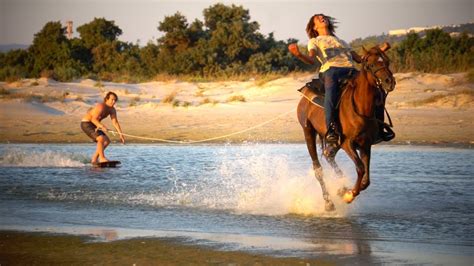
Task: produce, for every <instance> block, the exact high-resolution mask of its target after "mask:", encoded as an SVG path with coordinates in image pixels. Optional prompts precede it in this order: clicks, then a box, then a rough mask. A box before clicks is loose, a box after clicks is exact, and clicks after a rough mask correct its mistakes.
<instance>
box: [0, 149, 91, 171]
mask: <svg viewBox="0 0 474 266" xmlns="http://www.w3.org/2000/svg"><path fill="white" fill-rule="evenodd" d="M87 160H88V159H87V157H85V156H84V155H81V154H73V153H66V152H57V151H49V150H46V151H27V150H24V149H6V150H4V151H3V152H2V154H1V155H0V166H1V167H83V166H84V165H85V163H86V162H87Z"/></svg>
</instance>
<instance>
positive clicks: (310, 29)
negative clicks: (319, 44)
mask: <svg viewBox="0 0 474 266" xmlns="http://www.w3.org/2000/svg"><path fill="white" fill-rule="evenodd" d="M317 16H324V18H325V19H327V21H328V23H329V25H328V28H329V32H330V33H331V35H333V36H334V35H336V28H337V26H336V23H337V21H336V19H335V18H333V17H330V16H326V15H324V14H314V15H313V16H312V17H311V18H310V19H309V21H308V25H306V34H308V38H310V39H311V38H316V37H318V35H319V34H318V32H317V31H315V30H314V18H315V17H317Z"/></svg>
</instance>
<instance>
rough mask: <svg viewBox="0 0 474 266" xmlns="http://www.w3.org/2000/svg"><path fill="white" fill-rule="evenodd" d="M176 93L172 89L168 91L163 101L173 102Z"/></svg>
mask: <svg viewBox="0 0 474 266" xmlns="http://www.w3.org/2000/svg"><path fill="white" fill-rule="evenodd" d="M177 94H178V93H177V92H176V91H173V92H172V93H170V94H169V95H168V96H166V97H165V98H163V103H172V102H174V100H175V97H176V95H177Z"/></svg>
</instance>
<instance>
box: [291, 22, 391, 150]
mask: <svg viewBox="0 0 474 266" xmlns="http://www.w3.org/2000/svg"><path fill="white" fill-rule="evenodd" d="M335 23H336V22H335V19H334V18H333V17H330V16H326V15H324V14H315V15H313V16H312V17H311V18H310V20H309V22H308V24H307V26H306V33H307V34H308V37H309V38H310V40H309V42H308V53H309V54H308V55H305V54H302V53H301V52H300V51H299V49H298V45H297V44H296V43H294V44H290V45H289V47H288V48H289V50H290V52H291V53H292V54H293V55H295V56H296V57H297V58H298V59H300V60H301V61H303V62H305V63H307V64H315V63H316V61H315V59H314V58H316V59H317V60H318V61H319V62H320V63H321V67H320V69H319V75H320V77H321V80H322V81H323V84H324V88H325V93H326V94H325V97H324V109H325V117H326V130H327V132H326V137H325V140H326V143H327V144H328V145H326V150H325V151H324V153H325V154H326V155H327V156H329V157H332V156H334V153H335V151H336V148H335V147H336V146H337V143H338V141H339V139H340V136H339V130H338V125H337V113H336V105H337V101H338V96H339V94H340V89H341V88H340V87H341V84H340V81H341V80H342V79H343V78H344V77H347V76H348V75H349V74H350V73H354V72H356V69H355V64H354V61H356V62H358V63H360V62H361V58H360V56H359V55H358V54H357V53H355V52H354V51H351V50H350V48H349V46H348V45H347V43H346V42H344V41H343V40H341V39H339V38H338V37H336V35H335V28H336V26H335ZM377 113H378V116H380V114H381V116H382V117H381V120H382V121H383V108H382V112H380V111H378V112H377ZM380 133H381V134H380V135H381V136H380V137H381V139H382V140H386V141H388V140H391V139H393V137H394V134H392V133H393V132H385V131H384V130H383V128H381V132H380ZM389 133H390V134H389Z"/></svg>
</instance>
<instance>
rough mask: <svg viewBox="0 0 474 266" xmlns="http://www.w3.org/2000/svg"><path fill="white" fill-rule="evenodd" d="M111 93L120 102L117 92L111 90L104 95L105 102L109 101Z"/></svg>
mask: <svg viewBox="0 0 474 266" xmlns="http://www.w3.org/2000/svg"><path fill="white" fill-rule="evenodd" d="M110 95H113V96H115V101H116V102H118V96H117V94H115V92H112V91H109V92H107V94H106V95H105V97H104V102H105V101H107V100H108V99H109V98H110Z"/></svg>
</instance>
